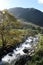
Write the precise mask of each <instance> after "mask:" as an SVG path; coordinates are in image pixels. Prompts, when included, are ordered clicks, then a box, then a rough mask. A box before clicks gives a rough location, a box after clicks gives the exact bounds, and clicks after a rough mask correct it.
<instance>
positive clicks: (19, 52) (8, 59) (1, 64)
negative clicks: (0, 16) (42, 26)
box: [0, 36, 38, 65]
mask: <svg viewBox="0 0 43 65" xmlns="http://www.w3.org/2000/svg"><path fill="white" fill-rule="evenodd" d="M37 41H38V37H36V36H35V37H32V36H30V37H28V38H27V39H26V41H25V42H24V43H22V44H20V45H19V47H18V46H17V47H16V49H14V50H13V52H11V53H8V54H7V55H6V56H4V57H3V58H2V61H0V65H5V64H6V63H9V64H13V63H15V62H16V61H17V60H19V59H20V58H21V57H22V56H24V55H27V54H28V55H31V53H32V52H34V48H33V47H34V46H36V44H37ZM24 50H25V51H24ZM26 51H27V52H26ZM7 65H8V64H7Z"/></svg>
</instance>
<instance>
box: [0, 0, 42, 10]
mask: <svg viewBox="0 0 43 65" xmlns="http://www.w3.org/2000/svg"><path fill="white" fill-rule="evenodd" d="M12 7H24V8H36V9H39V10H41V11H43V0H0V10H3V9H8V8H12Z"/></svg>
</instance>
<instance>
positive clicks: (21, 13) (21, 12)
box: [8, 7, 43, 26]
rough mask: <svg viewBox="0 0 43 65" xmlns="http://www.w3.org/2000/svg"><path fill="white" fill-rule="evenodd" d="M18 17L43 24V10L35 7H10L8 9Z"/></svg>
mask: <svg viewBox="0 0 43 65" xmlns="http://www.w3.org/2000/svg"><path fill="white" fill-rule="evenodd" d="M8 11H9V12H10V13H12V14H13V15H14V16H15V17H16V18H17V19H22V20H24V21H27V22H31V23H34V24H36V25H39V26H43V12H41V11H40V10H37V9H35V8H21V7H16V8H10V9H9V10H8Z"/></svg>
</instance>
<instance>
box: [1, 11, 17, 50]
mask: <svg viewBox="0 0 43 65" xmlns="http://www.w3.org/2000/svg"><path fill="white" fill-rule="evenodd" d="M14 21H16V18H15V17H14V16H13V15H12V14H10V13H9V12H8V11H7V10H3V11H0V37H1V40H2V47H3V49H4V48H5V47H6V44H7V41H6V35H7V34H8V32H9V30H10V28H11V27H12V26H11V25H12V22H14Z"/></svg>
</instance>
